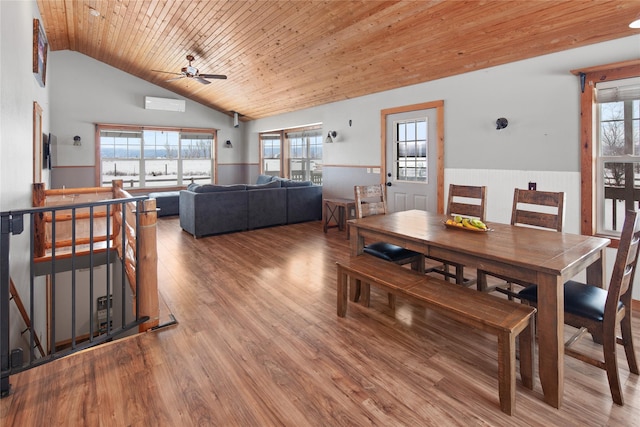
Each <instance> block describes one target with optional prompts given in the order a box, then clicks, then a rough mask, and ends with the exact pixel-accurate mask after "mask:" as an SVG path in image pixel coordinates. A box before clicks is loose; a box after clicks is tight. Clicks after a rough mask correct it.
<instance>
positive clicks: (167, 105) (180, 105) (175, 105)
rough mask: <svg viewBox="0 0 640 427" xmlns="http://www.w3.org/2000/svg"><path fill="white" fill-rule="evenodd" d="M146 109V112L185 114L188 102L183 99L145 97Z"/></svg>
mask: <svg viewBox="0 0 640 427" xmlns="http://www.w3.org/2000/svg"><path fill="white" fill-rule="evenodd" d="M144 108H145V109H146V110H160V111H179V112H181V113H184V111H185V109H186V102H185V101H184V100H182V99H171V98H156V97H153V96H145V97H144Z"/></svg>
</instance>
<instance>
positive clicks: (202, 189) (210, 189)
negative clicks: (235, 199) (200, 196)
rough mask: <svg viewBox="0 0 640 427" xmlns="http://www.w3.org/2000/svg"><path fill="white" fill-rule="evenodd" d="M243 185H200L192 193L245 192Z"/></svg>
mask: <svg viewBox="0 0 640 427" xmlns="http://www.w3.org/2000/svg"><path fill="white" fill-rule="evenodd" d="M246 189H247V186H246V185H245V184H232V185H216V184H204V185H200V186H199V187H198V188H196V189H195V190H194V193H219V192H222V191H241V190H246Z"/></svg>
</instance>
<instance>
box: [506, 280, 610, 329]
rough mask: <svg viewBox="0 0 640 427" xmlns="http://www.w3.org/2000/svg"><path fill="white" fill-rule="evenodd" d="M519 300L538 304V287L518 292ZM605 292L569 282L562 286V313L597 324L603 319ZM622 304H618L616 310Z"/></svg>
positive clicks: (530, 287)
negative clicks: (596, 322)
mask: <svg viewBox="0 0 640 427" xmlns="http://www.w3.org/2000/svg"><path fill="white" fill-rule="evenodd" d="M518 296H519V297H520V298H521V299H524V300H527V301H532V302H534V303H537V302H538V287H537V286H536V285H533V286H529V287H527V288H524V289H523V290H521V291H520V292H518ZM606 301H607V291H606V290H605V289H601V288H598V287H596V286H591V285H585V284H584V283H580V282H576V281H574V280H569V281H568V282H566V283H565V284H564V311H565V312H567V313H571V314H574V315H576V316H580V317H585V318H587V319H592V320H595V321H598V322H602V319H603V318H604V305H605V302H606ZM620 308H622V303H621V302H619V303H618V309H620Z"/></svg>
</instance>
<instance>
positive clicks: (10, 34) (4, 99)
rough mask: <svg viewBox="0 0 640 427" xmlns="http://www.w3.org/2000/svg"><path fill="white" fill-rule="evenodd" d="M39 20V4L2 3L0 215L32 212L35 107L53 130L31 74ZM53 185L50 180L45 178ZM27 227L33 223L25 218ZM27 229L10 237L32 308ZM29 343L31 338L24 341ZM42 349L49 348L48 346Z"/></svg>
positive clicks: (19, 281)
mask: <svg viewBox="0 0 640 427" xmlns="http://www.w3.org/2000/svg"><path fill="white" fill-rule="evenodd" d="M34 18H40V14H39V12H38V8H37V5H36V2H35V1H4V0H3V1H0V28H2V31H1V32H0V211H8V210H19V209H25V208H29V207H31V183H32V182H33V179H32V177H33V175H32V174H33V158H32V155H33V102H34V101H36V102H38V104H39V105H40V106H41V107H42V110H43V117H42V125H43V128H42V130H43V132H48V129H49V113H50V111H49V89H50V87H51V86H50V84H49V82H47V86H46V87H45V88H42V87H40V85H39V84H38V82H37V81H36V79H35V77H34V75H33V73H32V62H31V61H32V40H33V19H34ZM43 178H44V181H45V182H48V179H49V177H48V174H47V173H46V171H45V173H44V176H43ZM24 220H25V222H27V223H28V218H27V217H25V218H24ZM28 242H29V235H28V228H27V227H25V232H23V233H22V234H20V235H16V236H12V237H11V242H10V245H11V258H10V265H11V268H10V270H11V278H12V279H13V281H14V282H15V284H16V287H17V289H18V292H19V294H20V295H21V296H22V299H23V302H24V304H25V305H26V306H27V307H29V298H28V293H27V292H26V289H27V288H28V286H29V273H28V272H29V270H28V267H29V244H28ZM35 287H36V290H38V291H42V292H40V296H39V298H38V300H37V303H36V304H37V305H36V310H37V311H40V312H44V302H45V299H44V298H43V297H44V294H43V292H44V289H45V288H44V280H42V279H38V278H37V279H36V280H35ZM9 308H10V311H11V318H15V319H21V317H20V314H19V313H18V311H17V309H16V307H15V304H14V303H10V305H9ZM32 320H33V322H34V325H35V330H36V332H37V333H38V334H39V335H40V338H41V339H42V338H44V337H43V333H44V332H45V331H46V328H45V324H44V322H43V320H44V319H42V318H36V319H32ZM24 327H25V325H24V324H23V323H22V320H20V321H18V322H14V323H12V324H11V326H10V329H11V330H10V334H11V337H12V339H13V340H12V342H11V348H15V347H18V346H21V347H22V348H23V349H24V350H25V357H28V356H27V354H28V349H29V346H28V344H27V342H26V341H24V340H21V338H20V337H21V335H20V332H21V331H22V330H23V329H24ZM25 337H28V334H27V335H25ZM42 342H43V343H46V342H45V341H44V340H43V341H42Z"/></svg>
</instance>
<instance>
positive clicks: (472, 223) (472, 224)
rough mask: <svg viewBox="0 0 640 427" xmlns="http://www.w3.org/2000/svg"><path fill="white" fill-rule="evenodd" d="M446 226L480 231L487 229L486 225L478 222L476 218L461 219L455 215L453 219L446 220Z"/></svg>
mask: <svg viewBox="0 0 640 427" xmlns="http://www.w3.org/2000/svg"><path fill="white" fill-rule="evenodd" d="M447 224H448V225H455V226H457V227H464V228H472V229H476V230H477V229H480V230H486V229H487V225H486V224H485V223H484V222H482V221H480V220H479V219H476V218H463V217H461V216H460V215H456V216H455V217H453V219H451V218H449V219H448V220H447Z"/></svg>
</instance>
